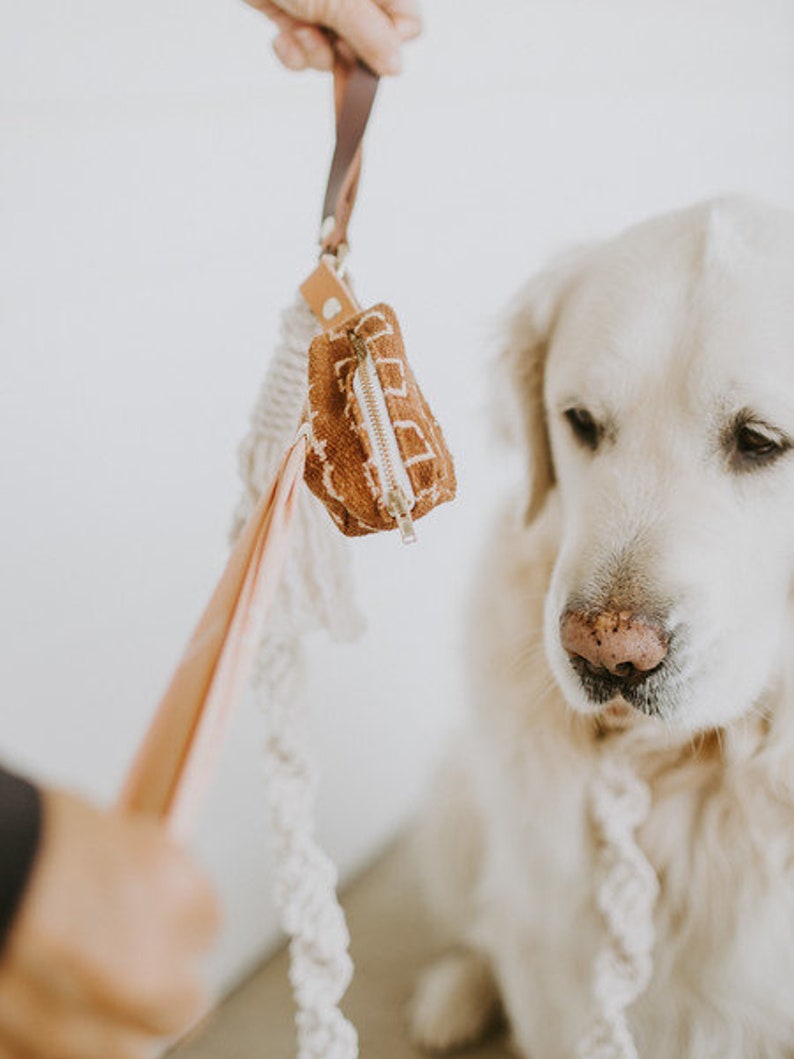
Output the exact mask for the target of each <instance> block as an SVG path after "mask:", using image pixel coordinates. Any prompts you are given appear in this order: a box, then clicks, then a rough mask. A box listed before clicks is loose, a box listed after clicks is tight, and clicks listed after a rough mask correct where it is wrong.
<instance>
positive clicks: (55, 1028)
mask: <svg viewBox="0 0 794 1059" xmlns="http://www.w3.org/2000/svg"><path fill="white" fill-rule="evenodd" d="M43 797H44V828H43V834H42V840H41V847H40V849H39V852H38V855H37V860H36V863H35V865H34V868H33V874H32V876H31V879H30V883H29V886H28V890H27V892H26V894H25V897H24V899H23V902H22V906H21V908H20V909H19V912H18V914H17V918H16V920H15V922H14V925H13V927H12V929H11V932H10V934H9V936H8V938H7V941H6V947H5V948H4V950H3V953H2V959H0V1059H150V1057H151V1056H152V1055H153V1054H154V1053H155V1052H156V1050H157V1043H158V1041H162V1039H163V1038H165V1037H173V1036H176V1035H178V1034H180V1033H182V1032H184V1031H185V1030H186V1029H188V1028H189V1027H190V1026H191V1025H192V1024H193V1023H194V1022H195V1021H196V1020H197V1019H198V1018H199V1017H200V1016H201V1014H203V1012H204V1010H205V1006H206V996H205V992H204V989H203V987H202V986H201V984H200V980H199V977H198V974H197V968H196V964H197V962H198V957H199V955H200V954H201V953H202V952H203V950H204V949H206V948H207V946H208V945H209V943H210V941H211V939H212V938H213V937H214V935H215V933H216V930H217V928H218V925H219V913H218V906H217V903H216V899H215V897H214V895H213V893H212V891H211V890H210V888H209V886H208V884H207V883H206V882H205V881H204V878H203V876H202V875H201V874H200V873H199V872H198V870H197V869H196V868H195V867H194V865H193V863H192V861H191V860H190V858H189V857H188V855H187V854H186V853H185V852H184V851H183V850H182V849H181V848H180V847H179V846H177V845H175V844H174V843H173V842H171V841H170V840H169V839H168V838H167V837H166V836H165V834H164V833H163V832H162V831H161V830H160V829H159V828H158V827H157V825H156V824H155V823H154V822H153V821H149V820H143V819H132V818H128V817H124V816H121V815H120V814H119V813H117V812H103V811H101V810H99V809H95V808H94V807H93V806H91V805H89V804H88V803H87V802H85V801H83V800H82V799H80V798H77V797H75V796H74V795H72V794H68V793H66V792H63V791H45V792H44V795H43Z"/></svg>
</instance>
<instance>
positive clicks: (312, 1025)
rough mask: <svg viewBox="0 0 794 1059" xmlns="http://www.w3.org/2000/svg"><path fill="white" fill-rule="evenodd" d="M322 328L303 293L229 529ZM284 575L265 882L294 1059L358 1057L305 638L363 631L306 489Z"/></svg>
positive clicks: (258, 678)
mask: <svg viewBox="0 0 794 1059" xmlns="http://www.w3.org/2000/svg"><path fill="white" fill-rule="evenodd" d="M318 331H319V324H318V323H317V321H316V318H315V317H314V315H313V314H312V313H311V311H310V310H309V308H308V306H307V305H306V303H305V302H304V300H303V299H302V298H301V297H298V298H297V299H296V301H295V303H294V304H293V305H292V306H291V307H290V308H289V309H286V310H285V311H284V313H283V314H282V320H281V335H280V339H279V343H278V345H277V348H276V352H275V356H274V358H273V360H272V362H271V364H270V367H269V370H268V373H267V376H266V378H265V382H264V384H263V386H262V389H261V391H260V394H259V397H258V399H257V402H256V405H255V407H254V410H253V412H252V415H251V423H250V428H249V431H248V434H247V436H246V438H245V440H244V441H243V444H242V446H241V450H240V471H241V476H242V479H243V483H244V492H243V496H242V499H241V501H240V504H239V505H238V508H237V511H236V513H235V519H234V527H233V531H232V537H233V538H234V537H235V536H236V535H237V534H238V533H239V532H240V531H241V529H242V527H243V526H244V525H245V523H246V521H247V518H248V517H249V515H250V512H251V510H253V508H254V506H255V505H256V502H257V499H258V497H259V496H260V495H261V493H262V492H263V490H265V489H266V488H267V486H268V483H269V482H270V480H271V478H272V475H273V473H274V471H275V469H276V467H277V466H278V462H279V460H280V458H281V454H282V453H283V451H284V448H285V446H286V445H287V444H288V443H289V441H290V439H291V438H292V437H294V435H295V431H296V426H297V423H298V421H299V419H300V415H301V411H302V409H303V405H304V403H305V400H306V388H307V351H308V347H309V344H310V342H311V339H312V338H313V337H314V335H315V334H316V333H317V332H318ZM293 527H294V528H293V539H292V546H291V551H290V555H289V558H288V560H287V568H286V572H285V576H284V578H283V579H282V582H281V585H280V587H279V589H278V593H277V596H276V599H275V603H274V606H273V608H272V610H271V613H270V620H269V624H268V628H267V632H266V634H265V636H264V638H263V640H262V643H261V646H260V649H259V656H258V663H257V667H256V671H255V686H256V693H257V695H258V697H259V700H260V702H261V704H262V709H263V711H264V713H265V717H266V719H267V735H266V741H265V754H264V758H265V761H264V765H265V782H266V788H267V800H268V808H269V817H270V825H271V829H272V834H273V863H274V867H273V887H274V895H275V902H276V907H277V909H278V912H279V915H280V919H281V923H282V926H283V928H284V930H285V931H286V933H287V934H288V936H289V937H290V981H291V984H292V989H293V994H294V997H295V1004H296V1026H297V1030H298V1057H299V1059H356V1056H357V1055H358V1042H357V1036H356V1032H355V1029H354V1028H353V1026H352V1025H351V1024H350V1023H349V1022H348V1021H347V1020H346V1019H345V1017H344V1016H343V1015H342V1013H341V1012H340V1010H339V1003H340V1001H341V999H342V996H343V995H344V993H345V990H346V989H347V986H348V984H349V982H350V979H351V977H352V972H353V966H352V962H351V960H350V956H349V954H348V944H349V935H348V931H347V926H346V923H345V918H344V913H343V912H342V909H341V907H340V906H339V902H338V900H337V897H336V882H337V872H336V868H335V867H334V865H333V863H332V862H331V861H330V859H329V858H328V857H327V856H326V854H325V853H324V852H323V851H322V849H320V847H319V845H318V844H317V841H316V839H315V837H314V806H315V790H316V768H315V764H314V761H313V758H312V754H311V752H310V750H309V746H310V738H309V732H308V723H307V711H306V698H305V688H304V684H305V663H304V657H303V648H302V644H301V638H302V636H303V635H304V634H305V633H307V632H310V631H313V630H315V629H319V628H325V629H327V630H328V631H329V632H330V633H331V635H332V636H333V637H334V638H335V639H340V640H345V639H352V638H353V637H355V636H356V635H357V634H358V633H359V632H360V630H361V628H362V624H363V623H362V621H361V618H360V616H359V614H358V612H357V611H356V608H355V605H354V603H353V593H352V583H351V575H350V569H349V562H348V555H347V552H346V549H345V546H344V540H343V538H342V537H341V536H340V535H339V533H338V532H337V530H336V528H335V527H334V526H333V523H332V522H331V521H330V519H329V518H328V516H327V515H326V513H325V511H324V509H323V508H322V506H321V505H320V504H318V503H317V501H316V500H315V499H314V497H312V496H311V495H310V494H309V493H308V491H306V490H304V491H303V492H302V495H301V496H300V499H299V500H298V508H297V511H296V515H295V519H294V523H293Z"/></svg>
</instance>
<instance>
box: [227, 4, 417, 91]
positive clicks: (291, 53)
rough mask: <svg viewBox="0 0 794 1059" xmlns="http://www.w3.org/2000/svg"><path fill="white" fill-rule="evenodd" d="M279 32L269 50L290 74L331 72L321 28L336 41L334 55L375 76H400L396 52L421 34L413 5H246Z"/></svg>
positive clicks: (331, 60)
mask: <svg viewBox="0 0 794 1059" xmlns="http://www.w3.org/2000/svg"><path fill="white" fill-rule="evenodd" d="M246 3H248V4H250V5H251V7H256V8H258V9H259V10H260V11H264V13H265V14H266V15H267V16H268V17H269V18H270V19H272V20H273V22H275V24H276V26H277V27H278V29H279V33H278V36H277V37H276V39H275V40H274V41H273V50H274V51H275V53H276V55H277V56H278V58H279V59H280V60H281V62H282V63H283V64H284V66H286V67H287V68H288V69H290V70H304V69H306V68H307V67H311V68H312V69H314V70H331V69H332V68H333V65H334V46H332V44H331V41H330V40H329V38H328V36H327V35H326V34H325V33H324V32H323V30H322V28H321V27H325V28H326V29H330V30H333V32H334V33H335V34H336V35H337V36H338V37H339V38H340V39H339V41H338V42H337V43H336V45H335V46H336V48H337V50H338V51H339V52H340V53H341V54H342V55H343V56H344V57H346V58H353V57H354V56H358V57H359V58H360V59H363V61H364V62H365V63H367V65H368V66H370V67H371V68H372V69H373V70H374V71H375V73H377V74H397V73H399V72H400V66H401V62H400V48H401V46H402V44H403V43H404V42H405V41H407V40H412V39H413V38H414V37H418V36H419V33H420V32H421V29H422V20H421V18H420V15H419V7H418V4H417V0H246Z"/></svg>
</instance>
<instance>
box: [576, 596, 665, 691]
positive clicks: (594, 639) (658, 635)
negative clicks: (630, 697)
mask: <svg viewBox="0 0 794 1059" xmlns="http://www.w3.org/2000/svg"><path fill="white" fill-rule="evenodd" d="M560 639H561V641H562V646H563V648H564V649H565V650H566V651H567V652H568V654H569V655H570V657H571V661H572V662H573V663H574V664H575V665H577V666H584V667H586V668H587V669H588V670H590V671H591V672H601V673H603V672H605V671H606V672H607V673H610V674H612V676H613V677H617V678H618V680H621V681H626V682H633V681H636V680H641V679H643V678H644V677H645V676H647V675H648V674H649V673H651V672H652V671H653V670H654V669H657V668H658V667H659V666H660V665H661V664H662V662H663V661H664V659H665V657H666V655H667V649H668V646H669V637H668V636H667V635H666V634H665V632H664V630H663V629H662V628H661V627H660V626H659V625H658V624H657V623H655V622H653V621H652V620H650V619H648V618H646V617H643V616H642V615H641V614H637V613H634V612H632V611H630V610H622V609H620V608H614V609H606V610H597V611H585V610H569V611H567V612H566V614H564V615H563V618H562V622H561V625H560Z"/></svg>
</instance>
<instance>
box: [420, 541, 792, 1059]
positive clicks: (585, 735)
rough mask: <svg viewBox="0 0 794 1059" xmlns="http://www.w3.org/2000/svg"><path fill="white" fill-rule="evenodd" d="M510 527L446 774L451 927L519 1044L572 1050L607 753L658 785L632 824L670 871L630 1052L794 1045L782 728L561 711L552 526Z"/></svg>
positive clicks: (444, 855)
mask: <svg viewBox="0 0 794 1059" xmlns="http://www.w3.org/2000/svg"><path fill="white" fill-rule="evenodd" d="M500 540H501V541H502V542H503V543H504V547H503V548H500V549H499V551H498V553H495V554H494V556H493V558H492V559H491V560H489V562H488V563H487V565H486V569H485V572H484V576H483V578H482V580H481V584H480V588H479V592H478V595H477V599H476V606H475V608H474V610H475V615H476V621H475V622H474V627H473V635H472V644H471V657H472V658H473V662H474V669H473V681H474V687H475V706H476V709H475V715H474V717H473V719H472V722H471V725H470V728H469V731H468V733H467V736H466V738H465V739H464V740H463V741H462V743H461V745H459V746H458V747H457V748H456V750H455V754H454V761H453V763H452V764H451V765H450V766H449V768H448V769H447V772H446V776H445V778H444V779H443V780H442V787H441V794H440V797H439V798H438V800H437V811H436V823H435V824H431V825H429V837H430V839H431V842H430V845H432V846H433V848H434V853H433V854H432V855H430V856H429V857H428V860H431V861H432V859H433V857H435V858H436V863H435V864H430V865H429V867H430V871H431V880H430V882H431V890H433V889H434V890H435V891H436V894H437V901H438V902H443V903H444V909H443V913H444V914H445V915H446V918H447V922H448V925H449V926H450V927H451V929H452V931H453V934H454V935H456V938H455V940H457V941H458V942H463V943H465V944H468V945H470V946H471V947H472V948H473V949H475V950H476V951H479V952H481V953H484V954H485V955H486V956H487V958H488V960H489V962H490V964H491V967H492V969H493V971H494V974H495V977H496V980H497V983H498V988H499V992H500V994H501V997H502V1001H503V1003H504V1006H505V1009H506V1011H507V1014H508V1017H509V1021H510V1024H511V1028H512V1032H513V1037H514V1039H515V1042H516V1045H517V1048H518V1051H519V1054H521V1055H523V1056H526V1057H528V1059H564V1057H566V1059H569V1057H572V1056H574V1055H575V1054H576V1047H577V1043H578V1041H579V1040H580V1038H581V1037H582V1035H583V1034H584V1032H585V1031H586V1029H587V1028H588V1025H589V1024H590V1022H591V1020H592V1017H593V998H592V992H591V989H592V975H593V967H594V960H595V957H596V953H597V952H598V950H599V947H600V946H601V945H602V943H603V940H604V924H603V921H602V918H601V915H600V913H599V912H598V910H597V908H596V906H595V886H596V881H595V880H596V878H597V865H596V860H597V844H596V839H595V835H594V830H593V827H592V824H591V818H590V801H589V797H590V796H589V788H590V784H591V782H592V779H593V776H594V774H595V771H596V769H597V766H598V761H599V757H600V755H602V754H604V753H613V754H619V755H624V756H625V757H626V758H627V759H628V760H630V761H631V762H632V765H633V767H634V768H635V770H636V772H637V774H638V775H640V776H641V777H642V778H643V779H644V780H645V781H646V782H647V783H648V785H649V787H650V790H651V794H652V805H651V809H650V813H649V815H648V817H647V820H646V822H645V823H644V825H643V826H642V827H641V829H640V830H639V833H638V836H637V838H638V842H639V845H640V847H641V848H642V849H643V851H644V853H645V854H646V856H647V858H648V859H649V861H650V862H651V864H652V866H653V868H654V870H655V872H656V875H657V878H658V880H659V883H660V895H659V899H658V902H657V905H656V912H655V917H654V919H655V931H656V941H655V946H654V955H653V961H654V962H653V975H652V979H651V982H650V985H649V987H648V988H647V990H646V991H645V993H644V995H643V996H642V997H641V998H640V999H639V1000H638V1001H637V1002H636V1003H635V1004H634V1005H632V1007H631V1008H630V1010H629V1018H628V1021H629V1025H630V1028H631V1031H632V1034H633V1036H634V1039H635V1041H636V1044H637V1047H638V1051H639V1054H640V1055H641V1056H643V1057H649V1059H650V1057H653V1059H754V1057H757V1059H784V1057H791V1056H792V1055H794V862H793V861H792V854H794V799H792V796H791V786H790V783H791V782H792V781H794V768H792V769H789V768H788V764H789V763H791V762H792V760H794V759H793V758H792V754H791V745H790V743H789V742H788V741H787V740H786V739H785V729H786V726H785V725H779V730H778V731H777V734H776V735H775V738H772V736H771V731H772V729H774V726H775V721H774V719H773V721H772V722H771V725H770V722H768V721H762V720H760V719H758V720H751V721H741V722H737V725H736V726H735V727H734V728H732V729H728V730H726V731H724V732H722V733H719V734H716V733H714V734H710V735H708V736H704V737H703V738H701V739H696V740H694V741H692V740H691V739H689V738H686V739H681V738H680V737H676V736H675V735H674V734H673V733H671V732H668V731H667V729H666V728H665V727H664V726H663V725H662V724H661V723H660V722H658V721H652V720H645V719H642V718H640V719H639V720H638V721H637V722H634V721H632V722H631V723H630V725H629V727H628V728H627V729H626V730H619V731H612V732H609V733H608V734H606V735H605V736H601V737H599V735H598V734H597V733H596V730H595V728H594V725H593V722H592V721H591V720H590V719H588V718H583V717H580V716H575V715H573V714H572V713H571V712H570V711H569V710H568V708H567V707H566V704H565V702H564V701H563V700H562V697H561V695H560V693H559V691H558V689H557V687H556V685H555V684H554V682H553V680H552V678H551V676H550V674H549V671H548V668H547V666H546V664H545V661H544V657H543V651H542V645H541V628H542V616H541V612H542V600H543V596H544V593H545V589H546V584H547V582H548V577H549V574H550V569H551V563H552V561H553V534H545V535H544V532H543V527H541V528H540V529H539V530H538V532H537V533H535V534H534V535H533V539H532V542H531V547H528V546H527V545H526V543H525V542H522V543H521V544H519V541H518V539H511V530H510V528H509V526H508V527H505V528H504V530H503V532H502V533H501V534H500ZM781 733H783V734H781ZM426 848H428V847H426ZM445 859H446V863H443V861H444V860H445ZM455 890H456V892H453V891H455ZM440 914H441V913H440Z"/></svg>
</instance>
